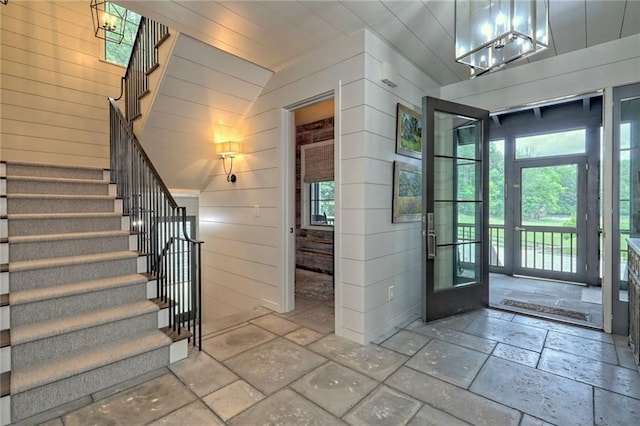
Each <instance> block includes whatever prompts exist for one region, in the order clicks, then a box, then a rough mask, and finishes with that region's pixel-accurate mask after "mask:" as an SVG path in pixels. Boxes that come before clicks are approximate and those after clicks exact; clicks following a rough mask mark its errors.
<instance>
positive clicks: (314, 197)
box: [287, 96, 336, 333]
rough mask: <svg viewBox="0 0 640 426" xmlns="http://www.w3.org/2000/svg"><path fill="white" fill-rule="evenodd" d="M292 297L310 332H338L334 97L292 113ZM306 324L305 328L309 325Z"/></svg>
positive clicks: (294, 308)
mask: <svg viewBox="0 0 640 426" xmlns="http://www.w3.org/2000/svg"><path fill="white" fill-rule="evenodd" d="M289 111H291V112H290V117H291V118H292V120H291V121H292V122H291V123H290V124H291V126H290V127H291V129H292V130H291V137H290V138H289V139H290V146H289V152H290V153H291V154H290V156H291V160H290V161H289V163H288V164H289V168H290V173H289V182H287V184H288V185H290V187H291V188H292V192H293V193H292V195H291V196H290V202H289V203H288V209H289V210H290V211H289V213H288V215H289V217H290V222H289V223H290V224H292V225H293V226H289V232H290V237H291V238H290V240H289V244H290V246H291V249H290V263H289V264H290V268H291V269H290V271H291V272H290V275H289V280H288V282H289V285H290V286H291V285H292V286H293V288H292V289H290V290H292V291H291V292H290V299H291V301H292V302H293V303H289V305H288V308H289V309H287V310H288V311H291V312H290V314H291V315H295V316H296V320H297V321H298V322H301V323H305V324H306V325H307V327H308V328H311V329H312V330H316V331H320V332H323V333H326V332H330V331H333V330H334V324H335V312H334V305H335V303H334V299H335V292H334V287H335V285H334V264H335V260H334V257H335V256H334V225H335V220H336V204H335V190H336V188H335V183H334V182H335V178H334V164H335V154H334V139H335V136H334V134H335V130H334V128H335V123H334V115H335V105H334V100H333V97H332V96H324V97H321V98H319V99H314V100H312V101H308V102H305V103H303V104H300V105H297V106H294V107H291V108H290V109H289ZM305 321H306V322H305Z"/></svg>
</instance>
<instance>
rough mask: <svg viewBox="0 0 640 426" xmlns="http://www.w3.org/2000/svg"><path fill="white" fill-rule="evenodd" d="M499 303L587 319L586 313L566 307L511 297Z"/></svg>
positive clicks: (575, 318)
mask: <svg viewBox="0 0 640 426" xmlns="http://www.w3.org/2000/svg"><path fill="white" fill-rule="evenodd" d="M500 304H501V305H505V306H513V307H514V308H520V309H527V310H529V311H534V312H540V313H544V314H553V315H558V316H561V317H567V318H571V319H574V320H580V321H589V315H588V314H585V313H582V312H577V311H569V310H567V309H561V308H552V307H550V306H542V305H536V304H535V303H527V302H521V301H519V300H511V299H503V300H502V302H500Z"/></svg>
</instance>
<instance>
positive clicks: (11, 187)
mask: <svg viewBox="0 0 640 426" xmlns="http://www.w3.org/2000/svg"><path fill="white" fill-rule="evenodd" d="M7 194H65V195H109V185H108V184H107V183H106V182H96V183H92V182H47V181H28V180H15V179H11V178H10V177H9V178H7Z"/></svg>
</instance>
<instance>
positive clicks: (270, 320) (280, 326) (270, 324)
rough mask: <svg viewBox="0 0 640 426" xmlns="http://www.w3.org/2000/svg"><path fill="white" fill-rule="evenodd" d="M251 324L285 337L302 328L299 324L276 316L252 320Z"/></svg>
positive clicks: (271, 315)
mask: <svg viewBox="0 0 640 426" xmlns="http://www.w3.org/2000/svg"><path fill="white" fill-rule="evenodd" d="M251 323H252V324H255V325H257V326H260V327H262V328H266V329H267V330H269V331H270V332H272V333H275V334H277V335H278V336H284V335H285V334H287V333H290V332H292V331H293V330H295V329H297V328H300V326H299V325H298V324H296V323H294V322H291V321H289V320H286V319H284V318H281V317H279V316H277V315H274V314H270V315H265V316H263V317H260V318H256V319H254V320H251Z"/></svg>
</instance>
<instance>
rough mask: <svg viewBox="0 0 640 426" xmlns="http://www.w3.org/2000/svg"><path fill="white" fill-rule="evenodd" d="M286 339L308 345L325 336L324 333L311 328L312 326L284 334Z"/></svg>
mask: <svg viewBox="0 0 640 426" xmlns="http://www.w3.org/2000/svg"><path fill="white" fill-rule="evenodd" d="M284 337H285V338H286V339H289V340H291V341H292V342H293V343H297V344H298V345H300V346H307V345H308V344H310V343H313V342H315V341H316V340H318V339H320V338H322V337H324V334H322V333H318V332H317V331H314V330H311V329H310V328H306V327H301V328H299V329H297V330H296V331H292V332H291V333H289V334H287V335H286V336H284Z"/></svg>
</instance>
